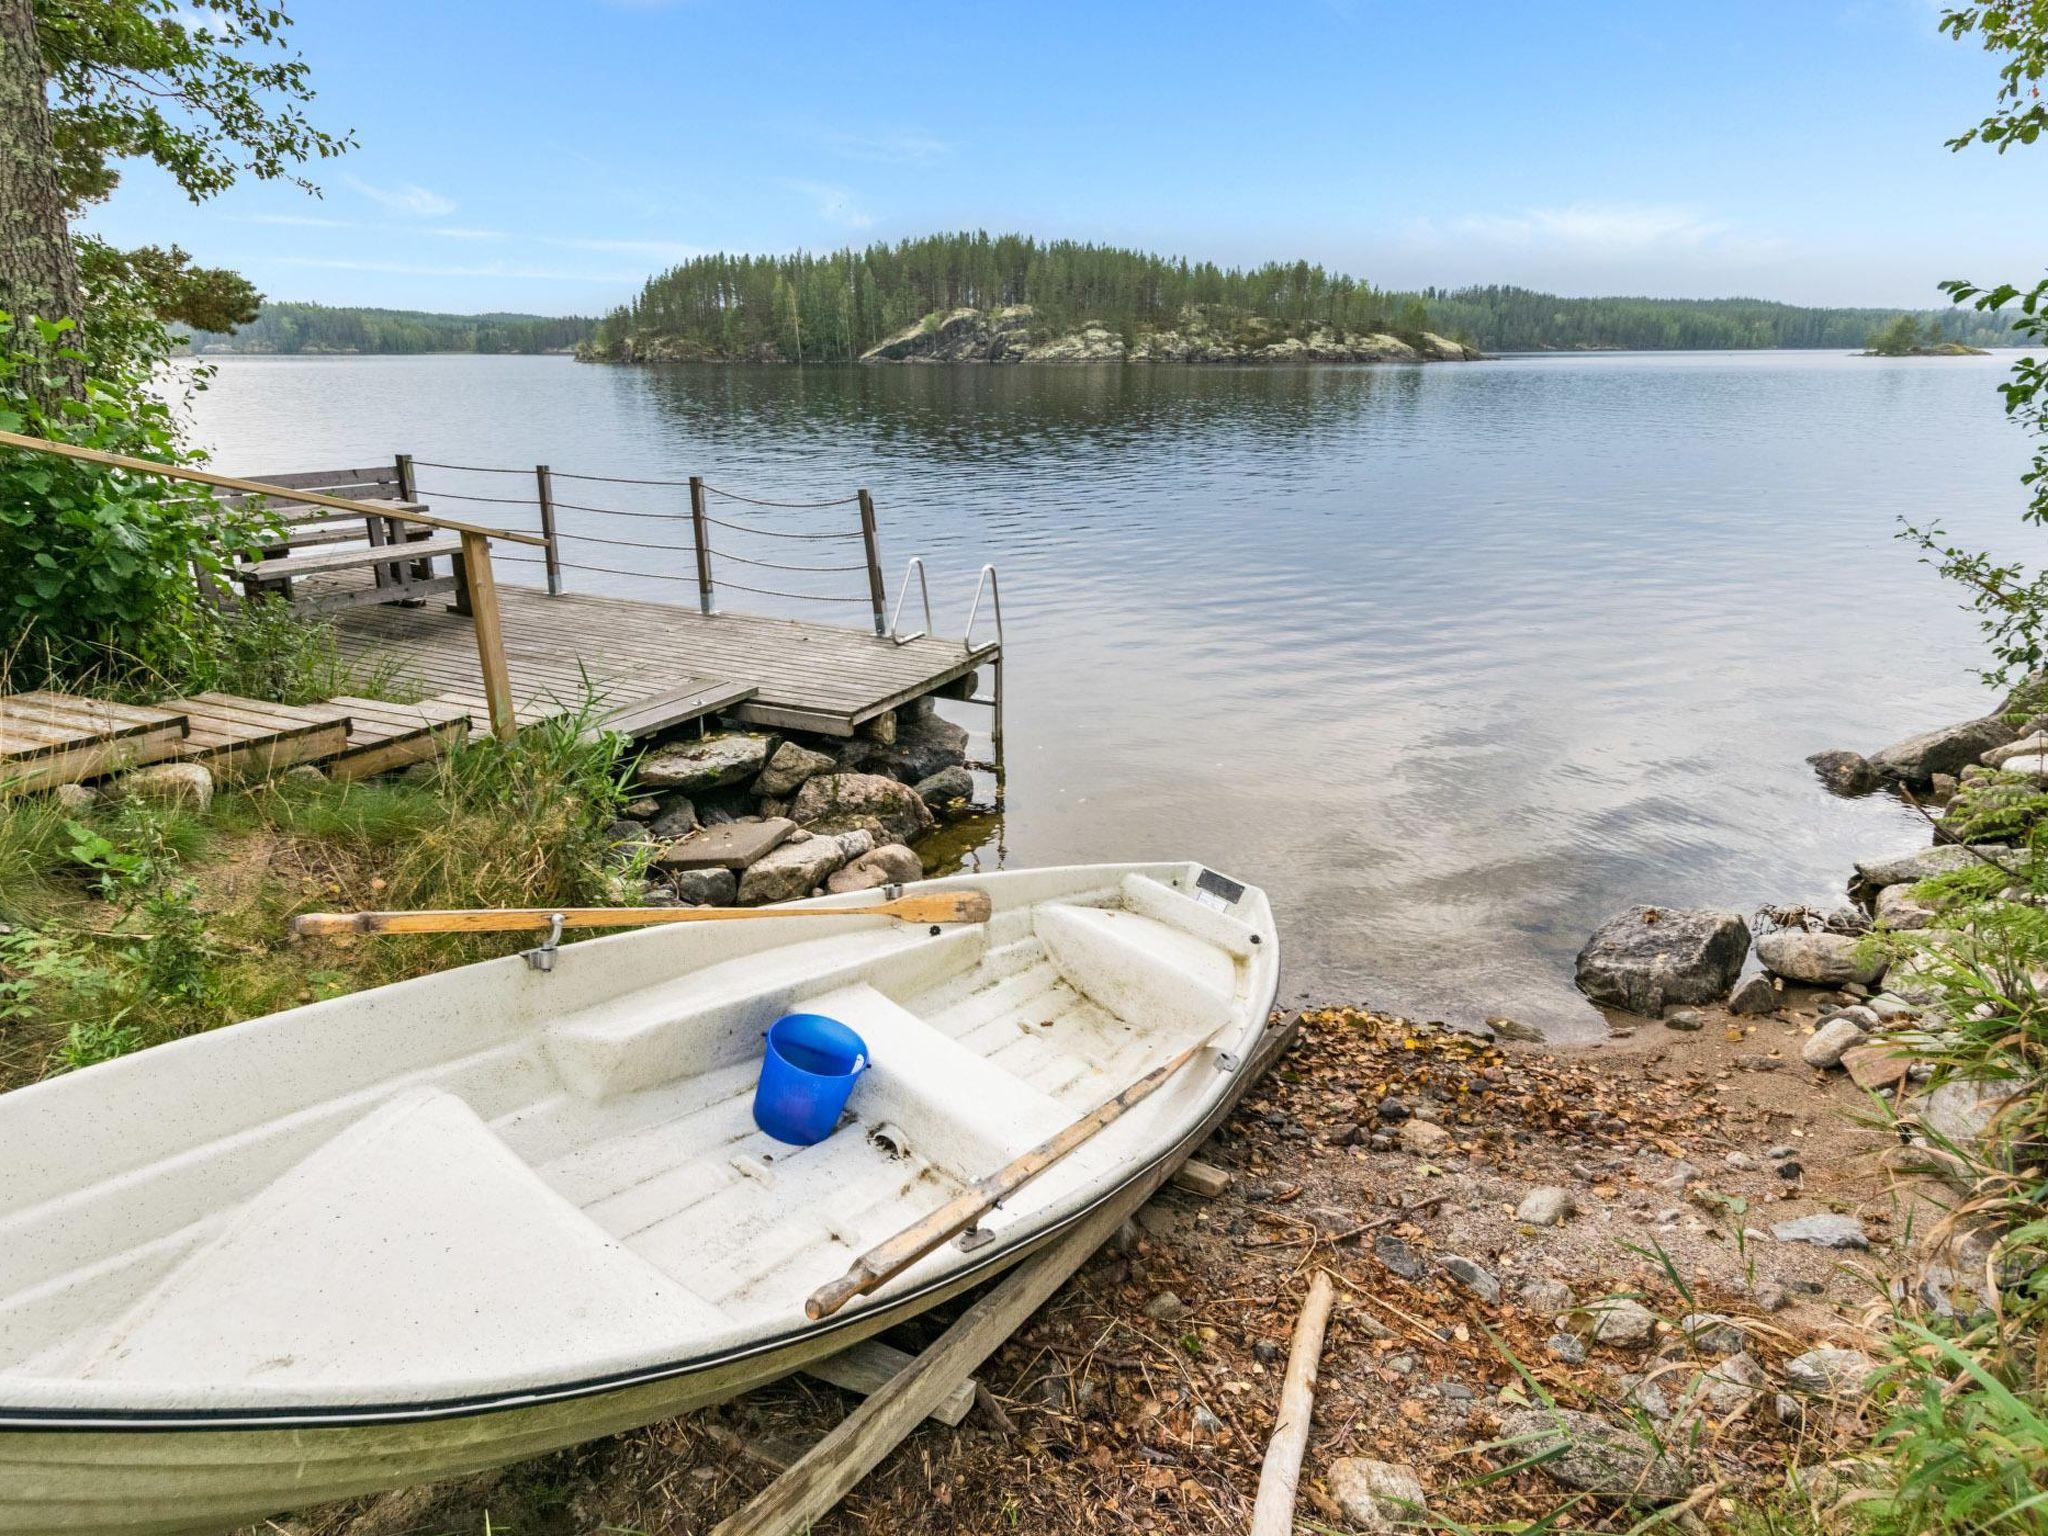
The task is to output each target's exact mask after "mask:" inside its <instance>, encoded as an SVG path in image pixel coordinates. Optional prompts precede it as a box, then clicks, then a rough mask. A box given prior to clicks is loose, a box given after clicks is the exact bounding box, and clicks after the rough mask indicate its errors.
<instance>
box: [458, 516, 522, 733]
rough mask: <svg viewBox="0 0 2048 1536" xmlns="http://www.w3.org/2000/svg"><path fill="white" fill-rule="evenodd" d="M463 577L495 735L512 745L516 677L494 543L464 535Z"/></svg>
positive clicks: (516, 729) (480, 536)
mask: <svg viewBox="0 0 2048 1536" xmlns="http://www.w3.org/2000/svg"><path fill="white" fill-rule="evenodd" d="M462 573H463V576H464V578H465V580H464V585H465V587H466V588H467V590H468V594H469V612H470V622H471V623H472V624H474V625H476V660H477V669H478V670H479V671H480V672H482V673H483V679H484V702H485V703H486V704H487V705H489V707H490V711H491V734H492V735H494V736H496V737H497V738H498V740H500V741H510V740H511V739H512V738H513V737H514V736H516V735H518V734H519V721H518V719H517V717H516V716H515V715H514V714H513V712H512V674H511V673H510V672H509V671H507V670H506V667H505V626H504V621H503V620H502V619H500V617H499V616H498V583H497V581H496V579H495V578H494V577H493V576H492V574H491V541H490V540H489V539H488V538H487V537H485V536H484V535H483V534H481V533H468V532H465V533H464V534H463V535H462Z"/></svg>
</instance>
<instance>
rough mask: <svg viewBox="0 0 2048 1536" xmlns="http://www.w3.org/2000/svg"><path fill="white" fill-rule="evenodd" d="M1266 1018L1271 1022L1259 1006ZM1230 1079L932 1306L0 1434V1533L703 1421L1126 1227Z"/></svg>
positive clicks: (232, 1522)
mask: <svg viewBox="0 0 2048 1536" xmlns="http://www.w3.org/2000/svg"><path fill="white" fill-rule="evenodd" d="M1266 1002H1267V1006H1268V1009H1269V1010H1270V1006H1271V1002H1272V998H1271V997H1270V996H1268V998H1267V999H1266ZM1260 1038H1261V1041H1262V1042H1263V1041H1264V1039H1265V1036H1261V1037H1260ZM1257 1054H1263V1053H1253V1052H1247V1053H1246V1056H1245V1061H1246V1062H1247V1063H1251V1062H1253V1061H1254V1060H1255V1059H1256V1055H1257ZM1234 1075H1235V1077H1236V1079H1237V1080H1236V1081H1235V1082H1234V1083H1233V1084H1232V1085H1231V1086H1230V1088H1229V1090H1228V1091H1227V1092H1226V1093H1225V1094H1224V1095H1223V1096H1222V1098H1221V1099H1220V1100H1219V1101H1218V1102H1217V1103H1216V1104H1215V1106H1214V1107H1213V1108H1212V1110H1211V1112H1210V1113H1209V1114H1208V1115H1207V1116H1205V1117H1204V1118H1203V1119H1202V1120H1201V1121H1200V1122H1199V1123H1197V1124H1195V1125H1192V1126H1191V1127H1190V1128H1189V1130H1188V1132H1187V1134H1186V1135H1185V1136H1183V1137H1182V1138H1180V1139H1179V1140H1178V1141H1177V1142H1176V1143H1175V1144H1174V1145H1173V1146H1172V1147H1171V1148H1170V1149H1168V1150H1167V1151H1166V1152H1165V1153H1164V1154H1163V1155H1161V1156H1159V1157H1157V1158H1155V1159H1153V1160H1151V1161H1149V1162H1147V1163H1145V1164H1144V1165H1142V1166H1141V1167H1138V1168H1135V1169H1133V1170H1132V1176H1131V1177H1130V1178H1129V1179H1127V1180H1125V1181H1123V1182H1122V1183H1120V1184H1118V1185H1116V1186H1114V1187H1113V1188H1112V1189H1110V1190H1109V1191H1108V1192H1106V1193H1105V1194H1104V1195H1102V1196H1101V1197H1100V1198H1099V1199H1098V1200H1096V1201H1095V1202H1093V1203H1092V1204H1091V1205H1089V1206H1087V1207H1084V1208H1082V1209H1081V1210H1079V1211H1076V1212H1073V1213H1071V1214H1070V1215H1069V1216H1068V1217H1067V1219H1066V1220H1064V1221H1062V1222H1061V1223H1059V1224H1058V1225H1056V1226H1049V1227H1046V1228H1042V1229H1039V1230H1037V1231H1034V1232H1033V1233H1031V1234H1030V1235H1029V1236H1028V1237H1026V1238H1021V1239H1020V1240H1019V1241H1017V1242H1015V1243H1014V1244H1011V1245H1009V1246H1007V1247H998V1248H995V1249H993V1250H992V1251H990V1252H989V1253H988V1255H987V1257H986V1259H985V1260H984V1262H982V1263H980V1264H978V1265H976V1266H975V1267H974V1268H972V1269H969V1270H965V1271H956V1272H954V1273H953V1274H951V1275H949V1276H947V1277H946V1279H945V1280H944V1281H943V1282H940V1283H937V1284H934V1285H933V1286H932V1287H931V1288H930V1289H929V1290H926V1291H920V1292H916V1293H912V1294H909V1295H906V1296H903V1297H901V1298H900V1299H898V1300H896V1301H894V1302H892V1303H891V1304H889V1305H886V1306H881V1307H876V1308H873V1309H870V1310H864V1311H861V1312H858V1313H855V1314H853V1315H851V1316H849V1317H847V1318H846V1319H844V1320H843V1321H842V1322H839V1323H836V1324H825V1325H815V1326H811V1327H808V1328H805V1329H803V1330H801V1331H800V1332H797V1333H795V1334H793V1335H791V1336H790V1337H788V1338H787V1339H786V1340H782V1341H771V1342H769V1343H768V1344H766V1345H764V1346H763V1347H761V1348H760V1349H758V1350H755V1351H750V1352H747V1353H745V1354H742V1355H738V1356H728V1357H724V1358H721V1359H717V1360H712V1361H706V1362H701V1363H700V1362H683V1363H680V1364H679V1365H678V1366H677V1367H675V1368H674V1370H673V1371H672V1372H671V1373H669V1374H666V1375H663V1376H661V1377H660V1378H659V1379H655V1380H644V1379H643V1380H635V1381H632V1382H627V1383H622V1384H618V1385H610V1386H607V1385H604V1384H575V1385H570V1386H565V1387H564V1388H562V1389H559V1394H558V1395H552V1396H550V1397H549V1400H546V1401H535V1402H530V1403H527V1404H524V1405H517V1404H515V1405H492V1406H490V1407H487V1408H476V1409H468V1410H465V1409H464V1408H463V1407H462V1406H460V1405H435V1406H430V1407H425V1408H417V1409H413V1408H394V1409H391V1410H388V1411H387V1413H388V1418H387V1421H384V1422H374V1421H370V1422H365V1420H371V1419H372V1418H373V1413H372V1411H370V1410H363V1411H361V1412H360V1413H358V1414H354V1415H351V1416H350V1417H349V1418H347V1419H345V1420H342V1421H340V1422H318V1421H313V1422H303V1421H302V1422H293V1421H291V1420H290V1419H289V1418H288V1417H284V1416H280V1417H279V1418H277V1419H276V1420H274V1421H270V1422H255V1421H245V1422H239V1423H236V1424H234V1425H233V1426H232V1427H219V1428H214V1427H208V1426H207V1425H206V1424H205V1423H204V1422H202V1421H195V1420H190V1419H187V1420H183V1421H180V1422H177V1423H173V1424H166V1425H156V1424H151V1423H149V1422H146V1421H136V1422H132V1423H125V1424H121V1425H119V1426H118V1427H107V1426H105V1425H102V1424H92V1425H77V1426H70V1425H62V1424H51V1425H49V1426H48V1427H38V1428H35V1429H30V1430H7V1429H0V1533H5V1536H59V1533H63V1536H77V1533H80V1532H95V1533H107V1536H116V1533H118V1536H169V1533H175V1532H183V1531H195V1532H196V1531H220V1530H224V1529H229V1528H232V1527H234V1526H238V1525H242V1524H246V1523H249V1522H251V1521H254V1520H259V1519H262V1518H264V1517H265V1516H268V1515H274V1514H277V1513H279V1512H281V1511H285V1510H291V1509H298V1508H304V1507H307V1506H310V1505H315V1504H321V1503H326V1502H329V1501H331V1500H336V1499H344V1498H351V1497H355V1496H359V1495H362V1494H366V1493H374V1492H378V1491H380V1490H384V1489H390V1488H400V1487H409V1486H412V1485H415V1484H420V1483H429V1482H436V1481H442V1480H445V1479H448V1478H453V1477H462V1476H467V1475H470V1474H473V1473H477V1472H483V1471H488V1470H489V1469H491V1468H493V1467H500V1466H504V1465H506V1464H507V1463H510V1462H515V1461H521V1460H525V1459H527V1458H529V1457H533V1456H539V1455H544V1454H546V1453H547V1452H550V1451H554V1450H559V1449H562V1448H563V1447H565V1446H570V1445H575V1444H578V1443H580V1442H583V1441H586V1440H593V1439H598V1438H600V1437H602V1436H605V1435H612V1434H618V1433H621V1432H623V1431H625V1430H629V1429H634V1428H638V1427H640V1426H642V1425H646V1424H652V1423H656V1422H659V1421H660V1420H663V1419H668V1418H674V1417H676V1416H678V1415H681V1414H686V1413H690V1412H693V1411H696V1410H698V1409H701V1408H707V1407H710V1406H711V1405H713V1404H715V1403H719V1402H723V1401H724V1400H726V1399H727V1398H730V1397H733V1396H736V1395H737V1394H739V1393H742V1392H746V1391H748V1390H750V1389H752V1388H754V1387H758V1386H762V1385H765V1384H766V1383H768V1382H772V1381H777V1380H780V1379H781V1378H782V1377H784V1376H787V1375H789V1374H790V1373H792V1372H794V1371H798V1370H801V1369H803V1368H804V1367H805V1366H806V1365H809V1364H811V1363H813V1362H815V1361H818V1360H822V1359H824V1358H826V1357H828V1356H830V1355H833V1354H836V1353H838V1352H839V1351H840V1350H843V1349H846V1348H848V1347H850V1346H851V1345H853V1344H856V1343H858V1342H859V1341H860V1340H862V1339H864V1338H868V1337H871V1336H872V1335H874V1334H876V1333H879V1332H881V1331H883V1330H885V1329H887V1328H890V1327H892V1326H894V1325H895V1324H897V1323H899V1322H902V1321H904V1320H905V1319H907V1318H909V1317H913V1316H915V1315H917V1314H918V1313H920V1312H923V1311H925V1310H928V1309H929V1308H931V1307H933V1306H936V1305H938V1304H939V1303H941V1302H943V1301H946V1300H948V1299H949V1298H951V1297H954V1296H957V1295H959V1294H961V1293H962V1292H964V1291H967V1290H970V1289H972V1288H973V1287H975V1286H977V1285H980V1284H982V1283H984V1282H986V1281H987V1280H989V1279H991V1278H992V1277H994V1276H995V1275H997V1274H1000V1273H1001V1272H1003V1271H1004V1270H1006V1269H1008V1268H1010V1267H1012V1266H1014V1265H1016V1264H1017V1263H1019V1262H1021V1261H1022V1260H1024V1259H1025V1258H1027V1257H1029V1256H1030V1255H1031V1254H1033V1253H1035V1252H1037V1251H1038V1250H1039V1249H1041V1248H1043V1247H1045V1246H1047V1245H1048V1244H1050V1243H1052V1242H1054V1241H1057V1240H1058V1239H1059V1238H1060V1237H1061V1236H1063V1235H1064V1234H1065V1233H1066V1232H1067V1231H1069V1230H1070V1229H1071V1228H1072V1227H1074V1226H1076V1225H1078V1224H1079V1222H1080V1221H1082V1220H1083V1219H1085V1218H1086V1217H1088V1216H1089V1215H1091V1214H1093V1213H1094V1212H1095V1211H1097V1210H1099V1209H1100V1208H1101V1207H1102V1206H1103V1205H1105V1204H1111V1203H1114V1204H1117V1205H1119V1206H1121V1207H1122V1208H1123V1209H1124V1210H1125V1211H1127V1212H1129V1211H1135V1210H1136V1209H1137V1208H1138V1207H1139V1206H1140V1205H1142V1204H1143V1203H1144V1202H1145V1200H1147V1199H1148V1198H1150V1196H1151V1195H1152V1194H1153V1193H1154V1192H1155V1191H1157V1190H1158V1189H1159V1188H1160V1187H1161V1186H1163V1185H1164V1184H1165V1182H1166V1181H1167V1180H1168V1179H1169V1178H1171V1177H1172V1175H1173V1173H1174V1171H1175V1170H1176V1169H1177V1168H1179V1167H1180V1165H1181V1164H1182V1163H1184V1162H1185V1161H1186V1160H1187V1159H1188V1158H1189V1157H1190V1156H1191V1155H1192V1154H1193V1152H1194V1150H1195V1149H1196V1148H1197V1147H1198V1146H1200V1145H1201V1143H1202V1142H1203V1141H1205V1140H1206V1139H1207V1138H1208V1137H1209V1136H1210V1135H1211V1134H1212V1133H1213V1132H1214V1131H1215V1129H1216V1128H1217V1126H1219V1125H1220V1124H1221V1123H1222V1122H1223V1120H1224V1119H1225V1118H1227V1116H1228V1115H1229V1114H1230V1112H1231V1111H1232V1109H1234V1108H1235V1106H1236V1103H1237V1101H1238V1099H1239V1098H1241V1097H1242V1095H1243V1093H1244V1091H1245V1090H1246V1088H1248V1087H1249V1086H1250V1082H1251V1079H1252V1076H1253V1074H1252V1073H1251V1072H1249V1071H1245V1070H1243V1069H1240V1070H1239V1071H1237V1072H1236V1073H1235V1074H1234ZM539 1395H540V1394H536V1396H539Z"/></svg>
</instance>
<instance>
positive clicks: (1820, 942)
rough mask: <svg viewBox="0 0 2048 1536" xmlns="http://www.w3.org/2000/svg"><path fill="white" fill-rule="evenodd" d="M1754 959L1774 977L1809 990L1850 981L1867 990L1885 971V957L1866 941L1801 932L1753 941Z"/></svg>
mask: <svg viewBox="0 0 2048 1536" xmlns="http://www.w3.org/2000/svg"><path fill="white" fill-rule="evenodd" d="M1756 957H1757V959H1759V960H1761V961H1763V963H1764V969H1765V970H1767V971H1769V972H1770V973H1771V974H1772V975H1773V976H1782V977H1784V978H1785V979H1786V980H1787V981H1797V982H1803V983H1805V984H1806V985H1807V986H1809V987H1839V986H1841V985H1842V984H1843V983H1844V982H1850V981H1853V982H1859V983H1861V984H1862V985H1864V986H1866V987H1867V986H1869V985H1870V984H1871V983H1872V982H1874V981H1876V980H1877V979H1878V977H1880V976H1882V975H1883V974H1884V968H1885V956H1884V953H1883V952H1882V951H1881V950H1880V949H1879V948H1878V947H1877V946H1876V945H1875V944H1872V943H1870V942H1869V941H1868V940H1867V939H1862V938H1858V937H1857V936H1856V935H1854V934H1849V933H1809V932H1807V931H1806V930H1805V929H1803V928H1781V929H1779V930H1778V931H1777V932H1776V933H1767V934H1765V935H1764V936H1763V937H1762V938H1760V939H1758V940H1757V941H1756Z"/></svg>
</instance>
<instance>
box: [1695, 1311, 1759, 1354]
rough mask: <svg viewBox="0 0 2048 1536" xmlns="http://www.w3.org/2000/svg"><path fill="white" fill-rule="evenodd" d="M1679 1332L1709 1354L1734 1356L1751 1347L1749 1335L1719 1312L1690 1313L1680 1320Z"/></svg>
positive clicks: (1697, 1347)
mask: <svg viewBox="0 0 2048 1536" xmlns="http://www.w3.org/2000/svg"><path fill="white" fill-rule="evenodd" d="M1678 1331H1679V1332H1680V1333H1682V1334H1684V1335H1685V1336H1686V1338H1687V1339H1689V1340H1690V1341H1691V1342H1692V1346H1693V1348H1695V1349H1698V1350H1702V1351H1704V1352H1706V1353H1707V1354H1712V1355H1732V1354H1734V1353H1735V1352H1736V1351H1737V1350H1741V1349H1746V1348H1748V1347H1749V1335H1748V1334H1746V1333H1744V1332H1743V1331H1742V1330H1741V1329H1740V1328H1738V1327H1736V1326H1735V1324H1734V1323H1732V1322H1730V1321H1729V1320H1728V1319H1727V1318H1726V1317H1724V1316H1722V1315H1721V1314H1720V1313H1719V1312H1688V1313H1686V1314H1685V1316H1683V1317H1681V1318H1680V1319H1679V1320H1678Z"/></svg>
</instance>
